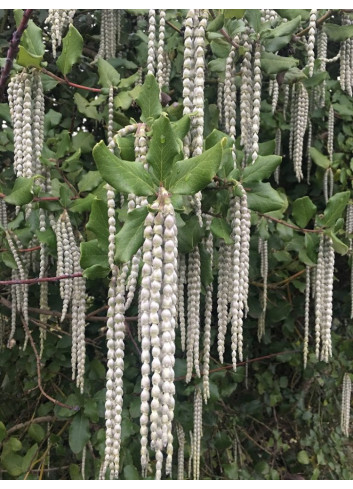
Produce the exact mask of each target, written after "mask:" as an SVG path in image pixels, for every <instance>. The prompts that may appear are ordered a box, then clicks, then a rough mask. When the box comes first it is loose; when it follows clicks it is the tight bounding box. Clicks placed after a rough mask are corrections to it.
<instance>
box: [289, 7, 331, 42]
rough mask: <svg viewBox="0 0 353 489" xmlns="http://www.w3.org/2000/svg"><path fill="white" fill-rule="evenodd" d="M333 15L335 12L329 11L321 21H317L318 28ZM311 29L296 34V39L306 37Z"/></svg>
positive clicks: (307, 28)
mask: <svg viewBox="0 0 353 489" xmlns="http://www.w3.org/2000/svg"><path fill="white" fill-rule="evenodd" d="M332 14H333V10H332V9H330V10H328V11H327V12H326V14H324V15H323V16H322V17H320V19H318V20H317V21H316V27H318V26H319V25H320V24H322V23H323V22H325V20H326V19H328V18H329V17H330V16H331V15H332ZM309 29H310V27H309V26H308V27H306V28H305V29H303V30H302V31H300V32H298V34H294V38H296V37H302V36H305V34H307V33H308V32H309Z"/></svg>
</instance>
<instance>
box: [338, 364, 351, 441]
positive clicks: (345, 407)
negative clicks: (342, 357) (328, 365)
mask: <svg viewBox="0 0 353 489" xmlns="http://www.w3.org/2000/svg"><path fill="white" fill-rule="evenodd" d="M351 393H352V381H351V377H350V375H349V374H348V373H347V372H346V373H345V374H344V376H343V384H342V402H341V430H342V433H343V434H344V435H345V436H347V437H348V436H349V421H350V414H351Z"/></svg>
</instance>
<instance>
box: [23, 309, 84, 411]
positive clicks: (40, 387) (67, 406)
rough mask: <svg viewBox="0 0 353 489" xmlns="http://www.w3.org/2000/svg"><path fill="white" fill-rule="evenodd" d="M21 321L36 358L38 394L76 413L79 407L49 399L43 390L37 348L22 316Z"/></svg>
mask: <svg viewBox="0 0 353 489" xmlns="http://www.w3.org/2000/svg"><path fill="white" fill-rule="evenodd" d="M21 319H22V325H23V329H24V330H25V332H26V335H27V336H28V338H29V341H30V343H31V347H32V350H33V353H34V355H35V357H36V364H37V377H38V380H37V383H38V388H39V390H40V392H41V393H42V394H43V396H44V397H46V398H47V399H48V400H49V401H51V402H52V403H53V404H55V405H56V406H61V407H63V408H66V409H70V410H72V411H78V410H79V407H78V406H69V405H68V404H64V403H63V402H60V401H58V400H57V399H54V398H53V397H51V396H50V395H49V394H47V393H46V392H45V390H44V389H43V386H42V376H41V373H40V357H39V354H38V350H37V347H36V345H35V343H34V340H33V336H32V334H31V331H30V329H29V327H28V324H27V323H26V321H25V319H24V317H23V316H21Z"/></svg>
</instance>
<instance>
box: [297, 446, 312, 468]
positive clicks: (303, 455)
mask: <svg viewBox="0 0 353 489" xmlns="http://www.w3.org/2000/svg"><path fill="white" fill-rule="evenodd" d="M297 460H298V462H299V463H300V464H303V465H308V464H309V463H310V460H309V457H308V454H307V452H306V451H305V450H300V452H298V454H297Z"/></svg>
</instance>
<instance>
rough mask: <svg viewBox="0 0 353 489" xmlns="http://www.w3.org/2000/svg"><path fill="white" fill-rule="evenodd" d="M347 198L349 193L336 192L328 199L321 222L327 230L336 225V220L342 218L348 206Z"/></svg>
mask: <svg viewBox="0 0 353 489" xmlns="http://www.w3.org/2000/svg"><path fill="white" fill-rule="evenodd" d="M349 197H350V192H349V190H347V191H346V192H338V193H337V194H335V195H333V196H332V197H331V198H330V199H329V201H328V202H327V205H326V209H325V211H324V217H323V218H322V221H321V222H322V225H323V226H326V227H328V228H329V227H332V226H333V225H334V224H335V223H336V221H337V219H339V218H340V217H341V216H342V214H343V211H344V210H345V208H346V205H347V204H348V201H349Z"/></svg>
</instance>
